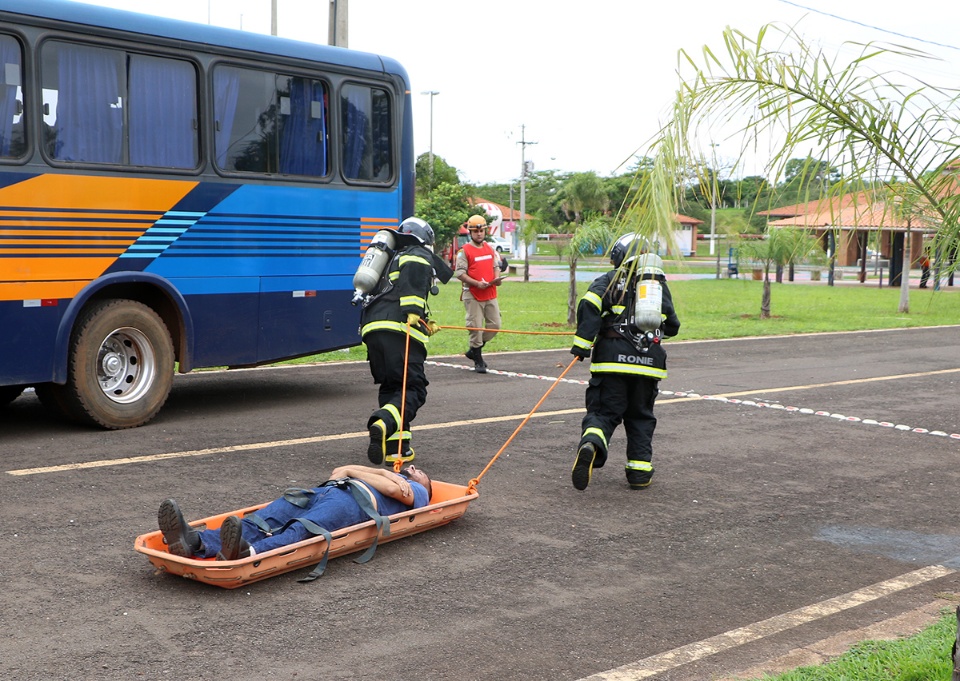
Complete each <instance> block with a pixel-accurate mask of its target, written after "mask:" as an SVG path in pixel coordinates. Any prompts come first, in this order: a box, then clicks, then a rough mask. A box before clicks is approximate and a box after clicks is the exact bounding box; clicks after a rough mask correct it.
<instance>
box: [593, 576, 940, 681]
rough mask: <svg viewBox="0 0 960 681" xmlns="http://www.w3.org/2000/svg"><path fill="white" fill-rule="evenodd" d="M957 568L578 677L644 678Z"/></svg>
mask: <svg viewBox="0 0 960 681" xmlns="http://www.w3.org/2000/svg"><path fill="white" fill-rule="evenodd" d="M954 572H956V570H952V569H950V568H947V567H944V566H942V565H933V566H930V567H925V568H921V569H920V570H915V571H913V572H908V573H906V574H904V575H900V576H899V577H894V578H893V579H888V580H886V581H883V582H878V583H876V584H873V585H871V586H867V587H864V588H862V589H857V590H856V591H851V592H849V593H846V594H843V595H841V596H837V597H835V598H829V599H827V600H825V601H821V602H819V603H814V604H813V605H808V606H806V607H803V608H798V609H797V610H792V611H790V612H787V613H784V614H782V615H776V616H774V617H770V618H769V619H765V620H761V621H760V622H755V623H753V624H750V625H747V626H745V627H739V628H737V629H731V630H730V631H726V632H724V633H722V634H718V635H717V636H713V637H711V638H708V639H704V640H702V641H696V642H694V643H690V644H687V645H685V646H680V647H679V648H674V649H673V650H668V651H666V652H664V653H660V654H658V655H652V656H650V657H646V658H643V659H642V660H638V661H636V662H631V663H630V664H625V665H623V666H621V667H617V668H615V669H611V670H609V671H605V672H600V673H599V674H593V675H592V676H587V677H584V678H583V679H581V680H580V681H635V680H637V679H646V678H649V677H651V676H654V675H656V674H661V673H663V672H666V671H670V670H671V669H676V668H677V667H680V666H681V665H685V664H689V663H690V662H696V661H698V660H702V659H704V658H705V657H709V656H711V655H715V654H717V653H720V652H723V651H725V650H730V649H732V648H736V647H738V646H742V645H744V644H745V643H750V642H752V641H757V640H759V639H762V638H766V637H767V636H772V635H773V634H779V633H780V632H783V631H786V630H787V629H792V628H793V627H797V626H799V625H801V624H807V623H809V622H813V621H814V620H818V619H822V618H824V617H827V616H828V615H833V614H835V613H838V612H841V611H843V610H849V609H850V608H855V607H857V606H858V605H863V604H864V603H869V602H870V601H874V600H877V599H878V598H883V597H884V596H889V595H890V594H892V593H896V592H898V591H903V590H904V589H910V588H912V587H915V586H919V585H920V584H924V583H926V582H930V581H933V580H935V579H940V578H941V577H946V576H947V575H951V574H953V573H954Z"/></svg>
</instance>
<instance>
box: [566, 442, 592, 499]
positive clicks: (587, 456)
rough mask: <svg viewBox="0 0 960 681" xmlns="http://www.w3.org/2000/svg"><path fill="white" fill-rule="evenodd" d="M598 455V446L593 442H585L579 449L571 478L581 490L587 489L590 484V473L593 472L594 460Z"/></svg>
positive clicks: (574, 484)
mask: <svg viewBox="0 0 960 681" xmlns="http://www.w3.org/2000/svg"><path fill="white" fill-rule="evenodd" d="M596 456H597V446H596V445H595V444H593V443H592V442H584V443H583V444H582V445H580V449H578V450H577V460H576V461H574V462H573V471H572V472H571V474H570V478H571V479H572V480H573V486H574V487H576V488H577V489H579V490H585V489H587V485H589V484H590V475H591V474H592V473H593V460H594V459H595V458H596Z"/></svg>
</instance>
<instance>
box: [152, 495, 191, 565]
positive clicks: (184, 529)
mask: <svg viewBox="0 0 960 681" xmlns="http://www.w3.org/2000/svg"><path fill="white" fill-rule="evenodd" d="M157 524H158V525H160V531H161V532H162V533H163V540H164V541H165V542H166V543H167V551H169V552H170V553H172V554H173V555H175V556H180V557H181V558H193V557H194V556H196V555H197V554H198V553H199V552H200V544H201V542H200V533H199V532H197V531H196V530H195V529H193V528H192V527H190V524H189V523H188V522H187V521H186V520H184V518H183V513H181V512H180V507H179V506H177V502H175V501H174V500H173V499H166V500H165V501H164V502H163V503H162V504H160V510H159V511H158V512H157Z"/></svg>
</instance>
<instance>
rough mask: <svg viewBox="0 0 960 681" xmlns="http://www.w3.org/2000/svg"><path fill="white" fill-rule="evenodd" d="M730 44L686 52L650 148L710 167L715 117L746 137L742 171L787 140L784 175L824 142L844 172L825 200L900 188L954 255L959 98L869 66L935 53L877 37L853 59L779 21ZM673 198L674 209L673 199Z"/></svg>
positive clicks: (736, 36)
mask: <svg viewBox="0 0 960 681" xmlns="http://www.w3.org/2000/svg"><path fill="white" fill-rule="evenodd" d="M723 42H724V51H722V52H715V51H713V50H711V49H710V48H709V47H704V48H703V51H702V55H701V57H702V63H699V62H698V61H697V59H695V58H694V56H693V55H692V54H689V53H687V52H685V51H681V53H680V57H681V63H682V65H683V68H684V69H685V70H686V69H689V70H690V71H691V72H690V73H689V74H687V75H684V76H682V79H681V83H680V87H679V89H678V91H677V95H676V101H675V102H674V105H673V109H672V112H671V115H670V118H669V120H668V121H667V123H666V125H664V127H663V128H662V129H661V131H660V133H659V134H658V135H657V137H656V138H655V140H654V145H653V146H654V148H655V149H656V154H655V157H656V159H657V162H658V163H659V164H661V165H663V167H664V168H665V169H667V172H668V174H669V173H671V172H672V173H674V174H675V175H676V176H680V173H678V172H677V169H681V168H697V167H700V166H702V152H701V150H700V149H701V148H702V147H703V146H705V142H704V140H705V139H708V140H712V139H714V133H715V131H714V130H711V129H710V124H711V123H716V122H717V121H720V122H722V124H725V125H726V126H727V127H726V129H727V130H729V127H730V126H734V128H735V129H736V133H735V134H736V136H737V137H738V138H739V139H741V140H742V144H743V147H742V148H743V152H742V153H741V155H740V159H739V160H738V161H736V162H735V167H736V166H739V165H741V164H742V162H743V159H744V157H745V156H746V155H747V154H748V153H749V152H752V150H754V149H756V148H758V147H759V146H760V145H769V144H770V142H769V140H770V139H774V140H779V141H778V142H777V144H776V146H775V147H774V148H773V154H772V158H771V159H770V160H769V162H768V163H767V167H766V172H767V174H768V175H769V176H770V177H771V179H772V180H773V181H774V182H778V181H779V179H780V178H782V177H783V176H784V173H785V169H786V166H787V164H788V162H789V161H790V160H791V159H795V158H797V157H801V158H808V157H809V156H810V149H811V148H817V149H818V150H819V152H821V154H822V155H823V156H824V157H826V158H833V159H836V158H841V159H842V160H841V162H840V164H839V166H840V170H841V172H842V179H841V180H840V181H838V182H836V183H834V184H832V185H831V186H829V187H828V188H826V192H827V194H828V197H827V198H828V199H829V198H833V199H835V198H837V197H839V196H841V195H843V194H846V193H849V192H851V191H861V190H863V189H865V188H867V187H871V186H876V185H879V186H880V187H881V188H883V189H884V190H885V191H880V192H876V193H873V192H868V194H869V195H870V196H871V197H872V198H871V199H870V200H871V201H874V200H875V201H878V202H881V203H883V204H885V205H893V204H894V202H893V201H892V200H891V199H892V198H893V197H892V196H891V194H894V193H895V194H896V195H897V196H898V197H899V201H902V202H903V203H906V204H909V205H913V206H922V207H923V208H922V210H921V211H920V212H921V213H922V215H923V216H924V220H925V221H926V224H928V225H930V226H933V227H935V228H936V234H935V238H934V252H936V253H953V252H954V251H955V249H956V248H957V244H958V243H960V182H958V181H957V173H956V168H955V167H954V166H953V165H952V162H953V161H954V160H955V159H957V157H958V155H960V136H958V125H960V120H958V117H957V114H956V111H957V110H958V107H957V104H958V101H960V95H958V94H957V92H956V91H949V90H946V89H943V88H938V87H934V86H932V85H929V84H927V83H923V82H919V81H916V80H913V79H911V78H909V77H908V76H906V75H905V74H904V73H903V72H901V71H883V70H874V69H873V68H872V67H873V65H874V64H877V63H878V62H879V61H880V60H881V59H891V58H898V59H903V58H915V59H916V58H925V57H927V55H925V54H923V53H921V52H918V51H915V50H911V49H909V48H904V47H896V48H895V47H884V46H880V45H877V44H874V43H869V44H864V45H860V46H859V49H860V53H859V55H858V56H857V58H855V59H853V60H852V61H851V62H850V63H849V64H845V65H844V64H839V63H837V61H836V60H834V59H831V58H830V57H829V56H828V55H826V54H824V53H823V52H822V51H820V50H819V49H817V48H815V47H814V46H812V45H809V44H807V43H806V42H804V40H803V38H802V37H801V36H800V35H799V33H798V32H797V31H796V30H795V29H794V28H792V27H786V28H783V27H778V26H775V25H767V26H764V27H763V28H761V29H760V32H759V33H758V35H757V37H756V38H748V37H747V36H746V35H745V34H743V33H741V32H739V31H736V30H734V29H727V30H726V31H725V32H724V33H723ZM768 43H774V44H773V45H772V46H771V45H768ZM744 112H746V113H744ZM828 165H830V164H828ZM675 189H676V187H675ZM677 191H679V189H677ZM651 201H652V199H651V197H650V196H649V195H648V196H643V195H642V192H641V195H638V198H637V201H636V205H638V206H640V207H644V206H646V207H649V206H650V205H651ZM668 205H676V196H674V197H673V200H672V202H671V203H670V204H668ZM914 224H915V225H916V224H917V219H916V218H915V219H914ZM956 266H957V264H956V263H952V264H951V265H950V266H949V271H953V269H955V268H956ZM904 276H906V272H905V274H904ZM902 306H903V305H902Z"/></svg>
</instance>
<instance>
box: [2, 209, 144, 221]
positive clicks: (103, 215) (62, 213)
mask: <svg viewBox="0 0 960 681" xmlns="http://www.w3.org/2000/svg"><path fill="white" fill-rule="evenodd" d="M43 215H44V216H46V217H51V218H57V219H58V220H67V219H71V218H72V219H80V218H96V219H98V220H107V219H116V220H159V219H160V218H161V217H163V213H144V214H142V215H137V214H133V215H131V214H129V213H127V212H126V211H122V212H121V211H118V212H116V213H111V212H110V211H102V212H98V213H78V212H76V211H73V210H52V211H44V213H43ZM35 217H37V213H36V212H35V211H32V210H0V221H4V220H6V219H7V218H35Z"/></svg>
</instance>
